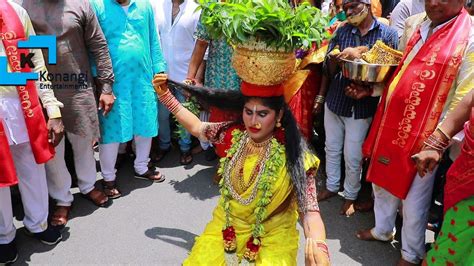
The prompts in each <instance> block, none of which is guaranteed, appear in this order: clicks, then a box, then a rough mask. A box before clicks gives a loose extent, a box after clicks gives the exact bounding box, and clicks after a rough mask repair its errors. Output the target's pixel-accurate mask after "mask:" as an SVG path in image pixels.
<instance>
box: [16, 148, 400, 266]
mask: <svg viewBox="0 0 474 266" xmlns="http://www.w3.org/2000/svg"><path fill="white" fill-rule="evenodd" d="M215 163H216V161H214V162H206V161H205V160H204V156H203V154H199V155H197V156H195V157H194V162H193V163H192V164H191V165H189V166H186V167H183V166H181V165H179V155H178V153H177V152H172V153H170V154H168V155H167V157H166V158H165V159H164V160H163V161H162V162H161V163H160V169H161V171H162V172H163V173H165V175H166V178H167V179H166V181H165V182H164V183H161V184H152V183H151V182H148V181H144V180H140V179H135V178H133V171H132V162H131V161H128V162H125V164H124V165H123V166H122V167H121V168H120V169H119V171H118V184H119V186H120V188H121V191H122V193H123V196H122V198H119V199H116V200H114V201H113V204H112V205H111V206H110V207H108V208H97V207H95V206H93V205H92V204H91V203H90V202H89V201H86V200H85V199H83V198H82V197H80V196H79V195H80V193H78V190H77V188H76V189H74V190H73V191H74V192H75V201H74V206H73V210H72V217H71V219H70V221H69V223H68V224H67V226H66V228H65V229H64V232H63V238H64V239H63V241H62V242H61V243H59V244H58V245H57V246H53V247H51V246H47V245H44V244H42V243H40V242H39V241H38V240H36V239H32V238H30V237H28V236H26V235H25V234H24V229H23V225H22V223H21V222H18V221H16V222H15V225H16V226H17V228H18V230H17V238H16V239H17V245H18V249H19V253H20V256H19V259H18V261H17V262H16V263H15V264H14V265H26V264H42V265H44V264H52V265H70V264H76V265H77V264H82V265H83V264H96V265H111V264H114V265H117V264H132V265H180V264H181V262H182V261H183V260H184V259H185V258H186V256H187V254H188V253H189V251H190V250H191V248H192V246H193V243H194V238H195V237H196V236H198V235H199V234H200V233H201V232H202V230H203V229H204V226H205V225H206V223H207V222H208V221H209V220H210V219H211V213H212V210H213V209H214V207H215V205H216V203H217V200H218V196H219V191H218V188H217V186H216V185H214V184H213V183H212V176H213V174H214V171H215V170H214V164H215ZM98 178H99V175H98ZM341 204H342V198H340V197H335V198H332V199H330V200H329V201H327V202H323V203H321V204H320V206H321V213H322V216H323V219H324V222H325V224H326V230H327V237H328V240H327V243H328V245H329V250H330V254H331V261H332V264H333V265H394V264H395V263H396V261H397V260H398V258H399V244H398V243H397V242H394V243H391V244H385V243H375V242H362V241H359V240H357V239H356V237H355V231H356V230H357V229H361V228H370V227H371V226H373V220H374V218H373V214H372V213H363V214H361V213H357V214H356V215H355V216H353V217H344V216H340V215H339V214H338V210H339V207H340V205H341ZM299 230H300V235H301V237H300V249H299V253H298V265H304V257H303V256H304V246H303V244H304V239H303V237H302V236H303V235H302V230H301V227H299ZM282 244H284V243H282Z"/></svg>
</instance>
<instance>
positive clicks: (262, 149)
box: [231, 138, 272, 194]
mask: <svg viewBox="0 0 474 266" xmlns="http://www.w3.org/2000/svg"><path fill="white" fill-rule="evenodd" d="M271 139H272V138H269V139H267V140H265V141H263V142H260V143H256V142H254V141H253V140H252V139H250V138H248V140H247V141H246V142H245V144H244V145H245V146H244V147H243V150H242V153H241V155H240V156H239V158H238V159H237V162H236V164H235V166H236V167H234V168H233V169H232V178H231V179H232V186H233V187H234V189H235V190H236V192H237V193H239V194H243V193H244V192H245V191H247V189H249V188H250V186H252V184H253V183H254V182H255V180H256V179H257V176H258V173H259V172H260V170H261V169H260V168H261V164H262V161H263V160H264V157H265V155H266V151H267V147H268V145H269V144H270V142H271ZM254 154H257V156H258V157H257V163H256V164H255V166H254V167H253V169H252V172H251V173H250V178H249V180H248V182H245V177H244V165H245V160H246V159H247V158H248V157H249V156H250V155H254Z"/></svg>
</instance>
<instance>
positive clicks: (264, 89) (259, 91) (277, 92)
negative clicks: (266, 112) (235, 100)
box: [240, 81, 283, 97]
mask: <svg viewBox="0 0 474 266" xmlns="http://www.w3.org/2000/svg"><path fill="white" fill-rule="evenodd" d="M240 90H241V91H242V94H243V95H245V96H255V97H275V96H282V95H283V86H282V85H281V84H278V85H273V86H263V85H255V84H251V83H248V82H245V81H242V83H241V85H240Z"/></svg>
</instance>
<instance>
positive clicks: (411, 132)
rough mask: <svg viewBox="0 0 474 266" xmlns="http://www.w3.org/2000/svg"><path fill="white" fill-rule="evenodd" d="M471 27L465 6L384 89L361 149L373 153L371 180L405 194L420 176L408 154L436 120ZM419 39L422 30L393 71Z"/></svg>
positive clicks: (432, 126)
mask: <svg viewBox="0 0 474 266" xmlns="http://www.w3.org/2000/svg"><path fill="white" fill-rule="evenodd" d="M470 28H471V19H470V17H469V15H468V14H467V12H466V11H465V10H464V9H463V10H462V11H461V13H460V14H459V16H458V17H456V18H455V19H453V20H452V21H450V22H449V23H448V24H446V25H445V26H443V27H442V28H441V29H440V30H438V31H437V32H435V33H434V34H433V35H432V36H430V37H429V38H428V40H427V41H426V43H425V44H424V45H423V46H422V47H421V49H420V51H418V53H417V55H416V56H415V58H413V60H412V61H411V62H410V63H409V65H408V66H407V68H406V70H405V72H404V73H403V77H402V79H400V81H399V82H398V84H397V85H396V87H395V89H394V91H393V94H392V95H391V97H390V98H389V99H387V93H388V89H386V90H385V91H384V95H383V96H382V101H381V103H380V104H379V106H378V109H377V113H376V115H375V117H374V121H373V124H372V127H371V130H370V132H369V136H368V137H367V140H366V141H365V143H364V145H363V149H362V152H363V154H364V157H366V158H370V166H369V169H368V173H367V180H369V181H371V182H373V183H374V184H376V185H378V186H380V187H383V188H385V189H386V190H388V191H389V192H390V193H392V194H393V195H395V196H397V197H399V198H401V199H405V198H406V196H407V194H408V191H409V190H410V187H411V184H412V182H413V179H414V178H415V175H416V169H415V164H414V162H413V161H412V160H411V158H410V157H411V155H413V154H416V153H417V152H419V151H420V149H421V147H422V145H423V141H424V140H425V139H426V138H427V137H428V136H429V135H430V134H431V133H432V132H433V131H434V130H435V128H436V126H437V125H438V122H439V119H440V116H441V113H442V110H443V107H444V105H445V103H446V100H447V97H448V94H449V91H450V89H451V88H452V84H453V82H454V80H455V79H456V76H457V73H458V70H459V67H460V65H461V62H462V57H463V54H464V50H465V49H466V46H467V42H468V37H469V30H462V29H470ZM420 39H421V34H420V30H419V29H418V30H417V31H416V33H415V34H414V35H413V36H412V37H411V39H410V41H409V42H408V44H407V49H406V53H405V56H404V58H403V59H402V62H401V63H400V64H399V66H398V69H397V70H396V72H395V73H398V72H399V71H400V69H401V67H402V66H403V62H404V61H405V60H406V56H407V55H408V54H409V53H410V51H411V50H412V49H413V47H414V46H415V44H416V43H417V42H418V41H419V40H420ZM395 76H396V74H395V75H394V77H395ZM392 81H393V79H392ZM389 84H390V83H389Z"/></svg>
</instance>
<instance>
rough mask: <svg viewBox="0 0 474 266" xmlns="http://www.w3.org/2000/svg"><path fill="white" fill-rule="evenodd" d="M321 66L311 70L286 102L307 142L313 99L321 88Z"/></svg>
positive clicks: (311, 121)
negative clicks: (301, 84)
mask: <svg viewBox="0 0 474 266" xmlns="http://www.w3.org/2000/svg"><path fill="white" fill-rule="evenodd" d="M320 69H321V64H319V65H317V67H316V68H315V69H311V72H310V74H309V76H308V77H307V78H306V81H305V82H304V83H303V86H301V88H300V89H299V90H298V92H297V93H296V94H295V95H294V96H293V97H292V98H291V100H290V101H289V102H288V107H289V108H290V110H291V112H292V113H293V116H294V117H295V119H296V122H297V124H298V127H299V128H300V131H301V133H302V134H303V136H304V137H305V138H306V140H309V139H310V137H311V135H312V130H313V105H314V98H315V97H316V95H317V94H318V92H319V88H320V86H321V72H320Z"/></svg>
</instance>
